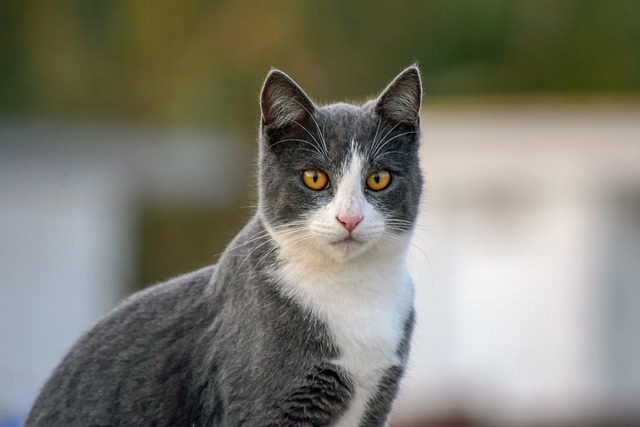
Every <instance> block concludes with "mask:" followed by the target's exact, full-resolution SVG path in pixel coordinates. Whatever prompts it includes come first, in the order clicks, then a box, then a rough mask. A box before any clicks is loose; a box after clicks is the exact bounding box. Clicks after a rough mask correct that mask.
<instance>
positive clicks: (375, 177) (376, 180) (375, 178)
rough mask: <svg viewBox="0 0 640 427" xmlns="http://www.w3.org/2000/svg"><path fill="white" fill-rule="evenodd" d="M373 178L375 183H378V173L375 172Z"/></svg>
mask: <svg viewBox="0 0 640 427" xmlns="http://www.w3.org/2000/svg"><path fill="white" fill-rule="evenodd" d="M373 180H374V181H375V182H376V184H380V174H379V173H377V172H376V173H375V174H373Z"/></svg>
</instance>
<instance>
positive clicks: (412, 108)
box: [375, 65, 422, 125]
mask: <svg viewBox="0 0 640 427" xmlns="http://www.w3.org/2000/svg"><path fill="white" fill-rule="evenodd" d="M376 102H377V103H376V107H375V108H376V112H377V113H378V114H379V115H380V116H381V117H383V118H385V119H388V120H390V121H391V122H394V123H405V124H415V125H417V124H419V123H420V105H421V103H422V83H421V82H420V71H419V70H418V67H416V66H415V65H412V66H410V67H408V68H406V69H405V70H404V71H402V72H401V73H400V74H398V76H397V77H396V78H395V79H393V81H392V82H391V83H389V86H387V87H386V89H385V90H383V91H382V93H381V94H380V96H379V97H378V99H377V100H376Z"/></svg>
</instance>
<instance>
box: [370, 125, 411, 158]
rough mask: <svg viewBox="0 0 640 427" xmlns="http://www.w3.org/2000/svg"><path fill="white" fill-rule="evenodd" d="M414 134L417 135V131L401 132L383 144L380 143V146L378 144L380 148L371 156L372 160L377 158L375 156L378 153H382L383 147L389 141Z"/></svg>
mask: <svg viewBox="0 0 640 427" xmlns="http://www.w3.org/2000/svg"><path fill="white" fill-rule="evenodd" d="M416 133H418V132H417V131H409V132H403V133H399V134H397V135H394V136H393V137H391V138H389V139H386V140H385V141H384V142H383V143H381V144H380V146H379V147H378V148H377V149H376V151H375V152H374V153H373V156H372V157H373V158H376V157H377V155H378V153H380V151H382V149H383V148H384V147H386V146H387V145H388V144H389V143H390V142H391V141H393V140H394V139H396V138H400V137H402V136H405V135H411V134H416Z"/></svg>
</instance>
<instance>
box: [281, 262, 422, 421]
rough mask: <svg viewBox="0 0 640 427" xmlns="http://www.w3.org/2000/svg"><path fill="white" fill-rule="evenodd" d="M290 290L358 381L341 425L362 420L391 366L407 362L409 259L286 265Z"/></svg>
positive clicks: (285, 276) (410, 290)
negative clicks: (403, 350) (342, 265)
mask: <svg viewBox="0 0 640 427" xmlns="http://www.w3.org/2000/svg"><path fill="white" fill-rule="evenodd" d="M281 274H282V278H283V281H284V283H285V286H286V288H287V289H286V290H287V291H288V293H289V294H291V295H292V296H294V297H295V298H296V299H297V300H298V301H299V302H300V303H301V304H302V305H303V306H305V307H306V308H307V309H309V310H310V311H311V312H312V313H313V314H314V315H315V316H317V317H318V318H319V320H321V321H322V322H323V323H324V324H325V325H326V326H327V329H328V332H329V334H330V337H331V338H332V340H333V341H334V344H335V347H336V348H337V350H338V353H339V355H338V357H337V358H336V359H335V360H332V361H331V362H332V363H335V364H337V365H339V366H340V367H342V368H343V369H344V370H345V371H346V372H347V373H348V374H349V375H350V377H351V379H352V380H353V383H354V395H353V402H352V404H351V405H350V410H349V411H348V413H347V414H345V419H343V420H342V423H341V424H338V425H358V422H357V420H359V419H360V418H361V417H362V415H363V413H364V411H365V409H366V405H367V402H368V401H369V400H370V399H371V398H372V396H373V395H374V394H375V391H376V388H377V386H378V384H379V382H380V379H381V378H382V376H383V375H384V373H385V371H386V370H387V369H389V368H390V367H392V366H397V365H401V364H402V360H401V359H400V357H401V356H400V355H399V354H398V348H399V345H400V343H401V341H402V340H403V338H404V335H405V325H406V321H407V319H408V317H409V315H410V312H411V309H412V304H413V285H412V283H411V280H410V278H409V276H408V274H407V272H406V268H405V266H404V263H403V262H398V263H388V264H384V263H383V264H378V265H363V266H357V265H356V266H352V267H350V268H346V269H344V270H333V271H332V270H331V269H330V268H329V269H327V270H324V271H309V270H306V269H304V268H296V266H292V265H289V266H285V268H283V269H282V270H281Z"/></svg>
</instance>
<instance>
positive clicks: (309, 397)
mask: <svg viewBox="0 0 640 427" xmlns="http://www.w3.org/2000/svg"><path fill="white" fill-rule="evenodd" d="M352 394H353V385H352V383H351V380H350V379H349V377H348V375H347V374H346V373H345V372H344V371H343V370H341V369H340V368H338V367H337V366H335V365H330V364H326V365H321V366H318V367H316V368H314V369H313V370H312V371H311V372H310V373H309V374H308V375H306V376H305V377H304V378H302V379H301V380H300V382H299V383H297V384H295V385H293V387H292V389H291V391H290V392H289V393H287V396H286V398H285V400H284V401H283V402H282V403H281V406H280V410H281V412H280V413H281V414H282V416H283V421H284V424H282V423H275V424H273V426H275V425H278V426H282V425H287V426H292V427H293V426H304V427H312V426H313V427H315V426H330V425H333V423H335V422H336V421H337V420H338V419H339V418H340V416H341V415H342V414H343V413H344V412H345V410H346V409H347V407H348V405H349V400H350V398H351V396H352Z"/></svg>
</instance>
